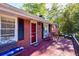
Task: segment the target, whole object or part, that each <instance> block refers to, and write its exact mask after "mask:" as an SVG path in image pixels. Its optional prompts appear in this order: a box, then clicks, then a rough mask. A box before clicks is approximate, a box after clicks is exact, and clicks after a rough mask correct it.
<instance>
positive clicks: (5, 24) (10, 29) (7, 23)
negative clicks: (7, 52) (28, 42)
mask: <svg viewBox="0 0 79 59" xmlns="http://www.w3.org/2000/svg"><path fill="white" fill-rule="evenodd" d="M0 31H1V34H0V37H1V40H0V43H5V42H7V43H8V42H10V41H12V39H13V38H14V37H15V19H12V18H8V17H1V29H0Z"/></svg>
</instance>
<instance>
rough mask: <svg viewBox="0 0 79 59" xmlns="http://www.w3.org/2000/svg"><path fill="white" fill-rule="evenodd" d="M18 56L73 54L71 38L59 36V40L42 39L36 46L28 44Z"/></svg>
mask: <svg viewBox="0 0 79 59" xmlns="http://www.w3.org/2000/svg"><path fill="white" fill-rule="evenodd" d="M18 56H75V52H74V48H73V44H72V41H71V40H68V39H64V38H63V37H60V38H59V41H58V42H57V43H56V42H55V41H52V40H49V41H42V42H41V43H40V44H39V45H38V46H37V47H34V46H29V47H28V48H25V50H24V51H23V52H22V53H20V54H19V55H18Z"/></svg>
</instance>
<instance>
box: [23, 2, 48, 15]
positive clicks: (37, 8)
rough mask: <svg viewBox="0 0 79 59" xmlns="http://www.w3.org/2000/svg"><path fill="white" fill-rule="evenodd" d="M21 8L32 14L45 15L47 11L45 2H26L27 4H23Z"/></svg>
mask: <svg viewBox="0 0 79 59" xmlns="http://www.w3.org/2000/svg"><path fill="white" fill-rule="evenodd" d="M23 9H24V10H25V11H27V12H29V13H32V14H34V15H43V16H45V15H46V13H47V9H46V4H45V3H27V4H24V5H23Z"/></svg>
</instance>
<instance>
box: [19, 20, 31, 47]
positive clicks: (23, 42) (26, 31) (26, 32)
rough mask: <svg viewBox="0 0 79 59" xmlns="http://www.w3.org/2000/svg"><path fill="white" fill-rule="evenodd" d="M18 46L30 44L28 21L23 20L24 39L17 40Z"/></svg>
mask: <svg viewBox="0 0 79 59" xmlns="http://www.w3.org/2000/svg"><path fill="white" fill-rule="evenodd" d="M18 45H20V46H29V45H30V21H29V20H24V40H21V41H18Z"/></svg>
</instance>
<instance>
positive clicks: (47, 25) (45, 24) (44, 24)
mask: <svg viewBox="0 0 79 59" xmlns="http://www.w3.org/2000/svg"><path fill="white" fill-rule="evenodd" d="M44 26H46V27H47V28H46V30H47V33H48V34H49V24H47V23H43V28H44ZM48 34H47V36H48ZM44 35H45V33H44V31H43V38H46V37H47V36H46V37H45V36H44Z"/></svg>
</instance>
